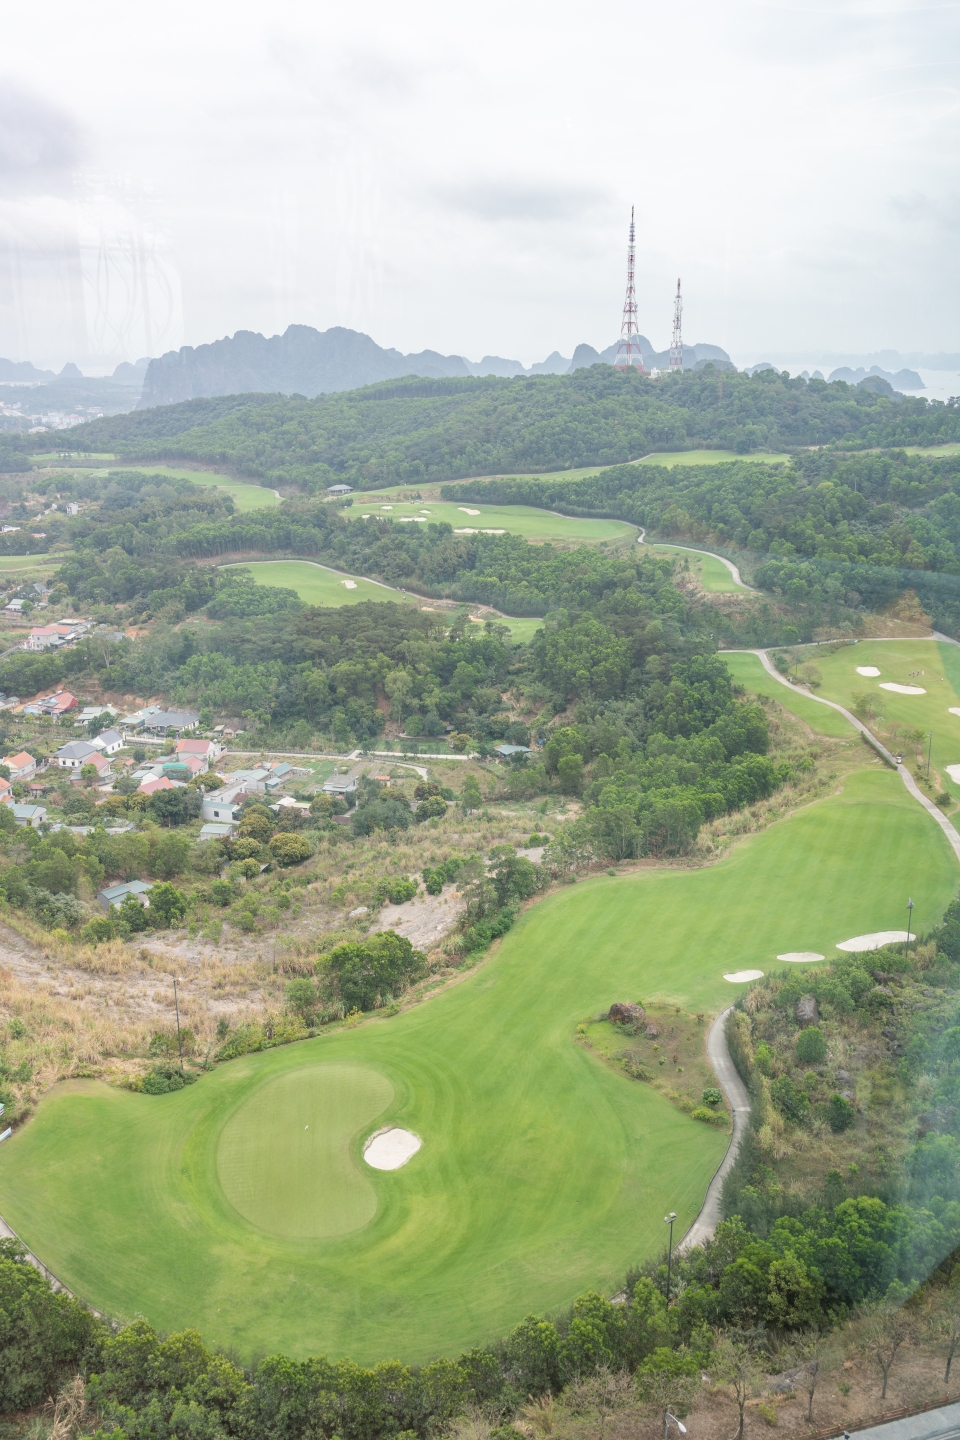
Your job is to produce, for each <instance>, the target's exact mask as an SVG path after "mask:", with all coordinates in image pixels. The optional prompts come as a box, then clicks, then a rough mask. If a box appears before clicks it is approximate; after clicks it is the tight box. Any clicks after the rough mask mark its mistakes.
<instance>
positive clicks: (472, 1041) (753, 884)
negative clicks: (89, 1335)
mask: <svg viewBox="0 0 960 1440" xmlns="http://www.w3.org/2000/svg"><path fill="white" fill-rule="evenodd" d="M956 883H957V873H956V866H955V862H954V860H953V857H952V854H951V852H950V851H949V849H948V846H947V844H946V841H945V839H944V837H943V836H942V834H941V833H940V831H939V829H938V828H937V826H936V825H935V824H934V822H933V820H932V819H931V818H930V817H929V816H928V815H927V814H926V813H925V812H924V811H923V810H922V809H921V808H920V806H918V805H917V804H916V802H915V801H913V800H911V798H910V797H909V796H908V795H907V793H906V792H905V790H904V788H903V786H902V784H901V782H900V780H899V778H898V777H897V776H895V775H893V774H892V773H890V772H889V771H885V770H880V769H879V768H868V769H865V770H863V771H859V772H857V773H856V774H855V775H853V776H852V777H851V778H850V779H849V780H848V782H847V785H846V789H845V791H844V792H843V794H841V795H839V796H835V797H831V798H829V799H827V800H824V801H822V802H820V803H819V804H817V805H814V806H810V807H808V808H806V809H803V810H800V811H799V812H798V813H796V814H795V815H793V816H792V817H791V818H789V819H787V820H785V821H782V822H780V823H779V824H777V825H775V826H773V827H771V828H770V829H768V830H766V831H764V832H762V833H760V834H758V835H755V836H752V837H750V838H748V839H747V840H745V841H744V842H743V843H741V844H740V845H738V846H737V847H736V848H735V849H734V850H733V851H732V852H731V853H730V854H729V855H728V856H727V858H726V859H725V860H723V861H722V862H721V863H719V864H717V865H714V866H709V867H706V868H704V869H700V870H683V869H676V870H660V871H656V870H654V871H649V870H648V871H642V872H638V873H635V874H631V875H624V876H620V877H616V878H608V877H599V878H596V879H592V880H589V881H586V882H581V883H579V884H577V885H571V886H569V887H566V888H564V889H563V890H561V891H559V892H558V893H556V894H554V895H552V896H550V897H549V898H547V899H545V900H544V901H542V902H541V903H540V904H538V905H536V906H534V907H533V908H531V909H530V910H528V911H527V912H526V914H525V915H523V916H522V917H521V919H520V920H519V922H518V923H517V925H516V926H515V927H514V929H513V930H512V931H511V932H510V933H509V934H508V935H507V936H506V937H505V939H504V941H503V943H502V945H501V947H500V949H499V951H498V952H497V953H495V954H493V955H491V956H490V957H489V958H488V959H487V961H486V962H485V963H484V964H483V965H481V966H480V968H479V969H478V970H477V971H476V973H474V974H473V975H471V976H468V977H467V978H465V979H464V980H462V981H461V982H460V983H459V984H456V985H454V986H453V987H451V988H450V989H448V990H446V991H445V992H443V993H442V994H439V995H438V996H436V998H434V999H433V1000H429V1001H427V1002H425V1003H423V1004H421V1005H419V1006H417V1007H415V1008H412V1009H410V1010H409V1011H406V1012H404V1013H402V1014H400V1015H398V1016H396V1017H394V1018H389V1019H383V1020H373V1021H370V1022H368V1023H365V1024H363V1025H361V1026H359V1027H357V1028H355V1029H341V1030H339V1031H338V1032H335V1033H329V1034H327V1035H325V1036H323V1037H321V1038H318V1039H316V1040H312V1041H307V1042H304V1043H301V1044H298V1045H292V1046H287V1047H284V1048H282V1049H278V1050H274V1051H269V1052H266V1053H264V1054H262V1055H255V1056H247V1057H244V1058H242V1059H240V1060H236V1061H233V1062H232V1063H230V1064H227V1065H224V1066H222V1067H221V1068H220V1069H218V1070H217V1071H215V1072H214V1073H212V1074H209V1075H206V1076H204V1077H203V1078H201V1080H200V1081H199V1082H198V1083H197V1084H195V1085H193V1086H191V1087H189V1088H188V1089H185V1090H183V1091H181V1092H180V1093H178V1094H174V1095H168V1096H163V1097H156V1098H154V1097H150V1096H143V1095H134V1094H131V1093H129V1092H127V1091H122V1090H116V1089H110V1088H108V1087H107V1086H105V1085H102V1084H100V1083H98V1082H94V1081H77V1082H71V1083H69V1084H64V1085H58V1086H57V1087H56V1088H55V1089H54V1090H53V1091H52V1092H51V1093H50V1095H49V1096H48V1097H47V1098H46V1099H44V1100H43V1101H42V1102H41V1104H40V1106H39V1107H38V1110H37V1113H36V1116H35V1118H34V1119H33V1120H31V1122H30V1123H29V1124H28V1125H27V1126H25V1127H24V1129H23V1130H22V1131H21V1132H19V1133H18V1134H17V1135H16V1136H15V1137H14V1138H13V1139H12V1140H11V1141H8V1142H7V1143H6V1144H5V1145H4V1146H3V1147H2V1150H0V1213H2V1214H3V1216H4V1218H5V1219H6V1220H7V1221H8V1222H9V1223H10V1224H11V1225H12V1226H13V1227H14V1228H15V1229H16V1230H17V1231H18V1232H19V1233H20V1234H21V1235H22V1237H23V1239H24V1240H25V1242H26V1243H27V1244H28V1245H30V1246H31V1247H32V1248H33V1249H34V1250H36V1252H37V1253H38V1254H39V1255H40V1256H41V1257H42V1259H43V1260H44V1261H45V1262H46V1263H47V1264H48V1265H50V1266H51V1268H52V1269H53V1270H54V1272H55V1273H56V1274H58V1275H59V1276H60V1277H61V1278H62V1279H63V1280H64V1281H65V1282H66V1283H67V1284H69V1285H70V1286H71V1287H72V1288H74V1289H76V1290H77V1291H78V1292H79V1293H80V1294H82V1295H84V1296H85V1297H87V1298H88V1299H89V1300H90V1301H91V1302H92V1303H93V1304H95V1305H97V1306H98V1307H99V1308H102V1309H104V1310H106V1311H107V1312H109V1313H110V1314H111V1315H114V1316H119V1317H130V1316H133V1315H135V1314H138V1313H140V1314H143V1315H145V1316H146V1317H147V1319H149V1320H150V1321H151V1322H152V1323H154V1324H156V1325H158V1326H160V1327H162V1328H166V1329H171V1328H174V1327H177V1326H183V1325H193V1326H196V1327H197V1328H198V1329H199V1330H200V1331H201V1333H202V1334H203V1335H204V1337H205V1339H206V1340H207V1341H208V1342H209V1343H213V1344H221V1345H224V1346H228V1347H233V1348H234V1349H235V1350H236V1352H237V1353H238V1354H239V1355H240V1356H241V1357H243V1358H245V1359H249V1358H250V1357H251V1356H252V1355H253V1353H254V1352H255V1351H256V1350H257V1349H259V1348H261V1347H262V1349H263V1350H265V1351H266V1352H267V1353H269V1352H270V1351H272V1350H275V1349H282V1350H286V1351H288V1352H289V1353H292V1354H294V1355H306V1354H309V1353H317V1352H327V1353H329V1354H332V1355H343V1354H348V1355H352V1356H353V1357H354V1358H355V1359H357V1360H359V1361H363V1362H370V1361H373V1360H377V1359H382V1358H384V1357H387V1356H397V1357H398V1358H401V1359H404V1360H409V1361H418V1360H424V1359H426V1358H427V1357H428V1356H430V1355H433V1354H437V1353H440V1354H448V1355H455V1354H457V1353H458V1352H459V1351H460V1349H461V1348H463V1347H465V1346H469V1345H473V1344H476V1343H479V1342H482V1341H489V1340H491V1339H493V1338H495V1337H496V1336H498V1335H500V1334H502V1333H504V1331H506V1330H507V1329H509V1328H510V1327H512V1326H513V1325H515V1324H516V1323H517V1322H518V1321H519V1320H520V1319H521V1318H522V1317H523V1316H524V1315H525V1314H528V1313H529V1312H531V1311H539V1312H544V1311H550V1310H553V1309H555V1308H557V1307H559V1306H562V1305H565V1304H567V1303H569V1302H570V1301H571V1300H572V1299H573V1298H574V1297H575V1296H576V1295H577V1294H579V1293H582V1292H583V1291H585V1290H587V1289H590V1288H593V1287H596V1288H598V1289H600V1290H602V1291H604V1292H605V1293H607V1294H611V1293H612V1292H613V1290H614V1288H615V1287H616V1286H617V1285H618V1284H619V1283H620V1281H621V1280H622V1276H623V1273H624V1270H625V1269H626V1267H627V1266H628V1265H629V1264H631V1263H635V1262H637V1261H640V1260H641V1259H643V1258H644V1257H647V1256H650V1255H651V1254H654V1253H656V1252H657V1251H658V1250H659V1249H660V1247H661V1246H662V1244H663V1234H664V1232H663V1219H662V1217H663V1215H664V1214H665V1213H666V1212H667V1211H668V1210H671V1209H672V1210H676V1211H677V1213H678V1215H679V1218H680V1226H679V1228H680V1231H681V1233H682V1231H683V1229H685V1228H686V1226H687V1225H688V1224H689V1223H690V1221H691V1220H692V1219H693V1217H694V1215H695V1213H696V1211H697V1209H698V1207H699V1205H700V1202H701V1199H702V1197H703V1193H704V1190H705V1188H706V1185H707V1183H708V1181H709V1179H710V1176H711V1174H712V1173H713V1170H714V1168H715V1166H716V1164H717V1162H718V1160H719V1158H720V1156H721V1154H722V1152H723V1149H724V1146H725V1144H726V1137H725V1136H724V1135H723V1134H720V1133H717V1132H716V1131H714V1130H711V1129H710V1128H708V1127H707V1126H705V1125H702V1124H699V1123H698V1122H696V1121H694V1120H691V1119H690V1118H689V1117H688V1116H685V1115H684V1114H682V1113H681V1112H680V1111H678V1110H676V1109H674V1108H673V1107H671V1105H670V1103H669V1102H668V1101H667V1100H666V1099H665V1098H663V1097H662V1096H660V1095H658V1094H656V1093H655V1092H653V1091H652V1090H650V1089H649V1088H647V1087H644V1086H643V1085H640V1084H638V1083H636V1082H634V1081H631V1080H629V1079H627V1078H626V1077H625V1076H624V1075H623V1074H618V1073H615V1072H614V1071H612V1070H611V1069H609V1068H607V1067H605V1066H604V1065H603V1064H602V1063H601V1062H600V1060H599V1059H598V1058H597V1057H596V1056H594V1055H592V1054H591V1053H589V1052H588V1051H586V1050H585V1049H584V1048H582V1047H581V1046H579V1045H578V1044H577V1043H576V1036H575V1029H576V1025H577V1023H578V1022H579V1021H581V1020H584V1019H587V1018H589V1017H590V1016H592V1015H596V1014H598V1013H600V1012H602V1011H604V1010H605V1009H606V1008H607V1007H608V1006H609V1004H610V1003H611V1001H613V1000H615V999H631V1000H635V999H640V998H643V999H650V1000H654V1001H658V1002H669V1003H675V1004H677V1005H681V1006H683V1007H684V1008H685V1009H686V1010H688V1011H690V1012H694V1013H696V1012H698V1011H703V1012H706V1013H707V1014H710V1013H716V1012H717V1011H719V1010H720V1009H721V1008H722V1007H723V1006H724V1005H727V1004H729V1003H730V1001H731V1000H732V999H733V998H734V997H735V996H736V995H738V994H740V993H742V987H740V986H735V985H731V984H730V983H728V982H727V981H725V980H724V979H723V975H724V972H725V971H733V970H739V969H741V968H751V967H755V968H757V969H759V970H768V969H769V968H770V967H771V965H773V964H775V963H776V962H775V959H774V957H775V956H776V954H777V953H779V952H782V951H785V950H805V949H810V950H819V951H821V952H822V953H824V954H827V955H829V954H831V953H836V952H834V950H833V947H834V945H835V944H836V942H837V941H839V940H844V939H847V938H849V937H850V936H852V935H856V934H862V933H865V932H868V931H872V930H881V929H888V928H891V929H892V928H899V926H900V925H901V923H902V920H903V906H904V904H905V902H906V898H907V895H908V894H910V895H912V897H913V899H914V901H915V902H916V909H915V911H914V924H915V926H916V928H917V929H918V930H919V931H920V932H921V933H922V932H923V931H924V930H926V929H929V927H930V926H931V925H932V924H934V923H935V922H936V921H937V920H938V919H939V917H940V915H941V913H942V911H943V909H944V907H945V905H946V904H947V902H948V901H949V900H950V898H951V897H952V895H953V893H954V891H955V889H956ZM188 983H189V982H188ZM341 1067H351V1070H352V1072H353V1075H352V1080H351V1082H350V1085H349V1086H348V1087H347V1088H346V1090H345V1089H344V1086H343V1083H342V1081H343V1074H344V1071H343V1069H342V1068H341ZM338 1096H339V1097H340V1098H339V1099H338V1098H337V1097H338ZM391 1123H396V1124H399V1125H402V1126H404V1127H405V1128H407V1129H409V1130H412V1131H414V1132H415V1133H416V1134H417V1135H419V1136H420V1137H421V1138H422V1141H423V1148H422V1149H421V1151H420V1152H419V1153H418V1154H417V1155H416V1156H414V1158H413V1159H412V1160H411V1161H410V1162H409V1163H408V1164H407V1165H406V1166H405V1167H404V1168H403V1169H400V1170H397V1171H393V1172H378V1171H373V1170H368V1169H366V1167H365V1166H364V1162H363V1160H362V1158H361V1154H362V1146H363V1142H364V1140H365V1138H366V1137H367V1136H369V1135H370V1134H371V1133H372V1132H373V1131H374V1130H377V1129H379V1128H380V1127H381V1126H383V1125H385V1124H391ZM304 1126H309V1130H306V1129H303V1128H301V1127H304ZM314 1126H318V1127H320V1130H321V1132H322V1133H321V1134H320V1135H319V1136H318V1137H317V1139H316V1141H314V1140H313V1139H312V1138H311V1132H312V1131H313V1129H314ZM311 1195H312V1196H313V1204H311ZM371 1195H372V1196H373V1197H375V1200H376V1211H375V1213H374V1214H372V1218H366V1217H367V1216H368V1215H369V1214H370V1211H371V1203H372V1202H371V1199H370V1197H371ZM230 1196H232V1197H233V1201H234V1203H231V1199H230V1198H229V1197H230ZM350 1226H357V1227H359V1228H348V1227H350Z"/></svg>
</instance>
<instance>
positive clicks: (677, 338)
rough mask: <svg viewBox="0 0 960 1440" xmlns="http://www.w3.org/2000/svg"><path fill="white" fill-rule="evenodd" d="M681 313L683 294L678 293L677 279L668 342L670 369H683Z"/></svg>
mask: <svg viewBox="0 0 960 1440" xmlns="http://www.w3.org/2000/svg"><path fill="white" fill-rule="evenodd" d="M682 315H683V296H682V295H681V294H680V281H679V280H678V281H677V293H676V295H675V297H674V301H673V339H672V340H671V342H670V369H671V370H682V369H683V331H682V329H681V326H680V320H681V317H682Z"/></svg>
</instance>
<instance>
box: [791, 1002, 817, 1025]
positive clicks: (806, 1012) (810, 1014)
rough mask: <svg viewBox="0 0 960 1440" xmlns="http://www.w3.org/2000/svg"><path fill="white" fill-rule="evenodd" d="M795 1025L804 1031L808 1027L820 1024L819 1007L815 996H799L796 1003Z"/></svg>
mask: <svg viewBox="0 0 960 1440" xmlns="http://www.w3.org/2000/svg"><path fill="white" fill-rule="evenodd" d="M795 1014H796V1017H797V1024H798V1025H799V1026H800V1029H801V1030H806V1028H807V1026H808V1025H819V1024H820V1006H819V1005H818V1004H817V998H816V996H815V995H801V996H800V999H799V1000H798V1001H797V1007H796V1011H795Z"/></svg>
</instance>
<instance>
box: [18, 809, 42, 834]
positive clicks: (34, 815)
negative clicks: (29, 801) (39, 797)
mask: <svg viewBox="0 0 960 1440" xmlns="http://www.w3.org/2000/svg"><path fill="white" fill-rule="evenodd" d="M12 809H13V818H14V820H15V821H16V822H17V824H18V825H31V826H32V827H33V829H34V830H36V829H37V827H38V826H39V825H42V824H43V822H44V820H46V818H47V807H46V806H45V805H14V806H12Z"/></svg>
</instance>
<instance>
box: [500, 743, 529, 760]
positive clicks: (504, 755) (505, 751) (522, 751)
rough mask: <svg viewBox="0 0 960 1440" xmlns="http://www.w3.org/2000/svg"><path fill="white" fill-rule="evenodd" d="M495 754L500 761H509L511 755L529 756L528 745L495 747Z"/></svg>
mask: <svg viewBox="0 0 960 1440" xmlns="http://www.w3.org/2000/svg"><path fill="white" fill-rule="evenodd" d="M496 754H497V755H499V756H500V758H501V760H509V759H510V756H511V755H529V754H530V746H529V745H497V746H496Z"/></svg>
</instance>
